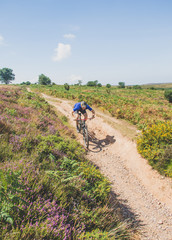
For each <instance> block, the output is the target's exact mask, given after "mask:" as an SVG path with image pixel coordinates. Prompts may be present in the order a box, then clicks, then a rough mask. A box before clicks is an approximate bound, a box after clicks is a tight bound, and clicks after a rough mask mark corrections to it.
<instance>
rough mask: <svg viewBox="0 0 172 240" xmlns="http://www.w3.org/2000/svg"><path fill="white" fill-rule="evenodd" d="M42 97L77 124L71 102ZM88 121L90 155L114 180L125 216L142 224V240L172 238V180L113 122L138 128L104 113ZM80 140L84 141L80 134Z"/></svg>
mask: <svg viewBox="0 0 172 240" xmlns="http://www.w3.org/2000/svg"><path fill="white" fill-rule="evenodd" d="M42 96H43V97H44V98H45V99H46V100H47V102H49V104H51V105H53V106H54V107H55V108H56V109H57V110H58V111H59V112H61V113H62V114H63V115H65V116H66V117H68V118H69V123H70V124H71V125H72V126H73V127H74V126H75V122H74V121H73V120H72V117H71V111H72V106H73V103H72V102H71V101H68V100H62V99H58V98H54V97H50V96H47V95H45V94H42ZM110 123H111V124H110ZM113 123H114V124H113ZM87 124H88V129H89V135H90V146H89V151H88V158H89V159H90V160H91V161H92V162H94V163H95V164H96V165H97V166H98V167H99V168H100V170H101V172H102V173H103V174H104V175H105V176H106V177H107V178H109V180H110V181H111V183H112V191H113V192H114V194H115V197H116V198H117V199H119V200H120V202H121V207H122V211H123V216H125V217H126V218H129V219H132V220H133V221H134V222H135V225H137V226H139V228H140V230H141V239H150V240H172V181H171V179H168V178H164V177H162V176H160V175H159V174H158V173H157V172H156V171H154V170H152V168H151V167H150V166H149V165H148V164H147V161H146V160H145V159H143V158H141V156H140V155H139V154H138V153H137V149H136V144H135V143H134V142H133V141H131V140H130V139H129V138H127V137H124V136H123V135H122V134H121V133H120V131H118V130H116V129H115V128H114V127H113V125H115V124H118V126H120V127H121V128H126V127H127V128H128V129H129V130H130V131H132V132H134V134H135V133H136V130H135V129H134V128H133V129H132V127H128V126H125V122H123V121H122V122H121V121H119V120H116V119H114V118H112V117H110V116H108V115H106V114H104V113H101V112H99V113H98V112H97V115H96V118H95V119H93V120H92V121H88V123H87ZM78 140H79V141H80V142H81V143H83V140H82V136H81V135H80V134H78Z"/></svg>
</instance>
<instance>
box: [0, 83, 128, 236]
mask: <svg viewBox="0 0 172 240" xmlns="http://www.w3.org/2000/svg"><path fill="white" fill-rule="evenodd" d="M0 96H1V97H0V142H1V148H0V178H1V185H0V233H1V234H0V235H1V239H66V240H67V239H89V238H90V239H97V238H98V239H129V235H128V230H127V228H126V227H124V225H123V224H121V223H120V221H119V217H118V215H117V213H116V210H115V208H114V207H112V206H111V203H110V200H109V198H110V183H109V182H108V180H107V179H106V178H105V177H104V176H103V175H102V174H101V173H100V171H99V170H98V169H97V168H96V167H95V166H93V165H92V164H91V163H90V162H88V160H87V159H86V154H85V150H84V149H83V147H82V146H80V145H79V144H78V143H77V142H76V140H75V135H74V133H73V132H72V130H70V129H69V128H68V126H67V125H66V122H65V119H63V118H61V117H59V116H58V115H57V113H55V112H54V110H53V109H52V108H51V107H50V106H49V105H48V103H47V102H46V101H45V100H44V99H42V98H41V97H39V96H38V95H37V94H34V93H30V92H27V91H26V90H24V89H22V88H19V87H11V86H9V87H2V88H0Z"/></svg>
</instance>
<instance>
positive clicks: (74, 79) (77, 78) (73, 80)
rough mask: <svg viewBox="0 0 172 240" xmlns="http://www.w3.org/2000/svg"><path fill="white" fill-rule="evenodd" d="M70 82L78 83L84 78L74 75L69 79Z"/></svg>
mask: <svg viewBox="0 0 172 240" xmlns="http://www.w3.org/2000/svg"><path fill="white" fill-rule="evenodd" d="M69 80H70V81H71V83H78V80H82V76H80V75H75V74H72V75H71V76H70V77H69Z"/></svg>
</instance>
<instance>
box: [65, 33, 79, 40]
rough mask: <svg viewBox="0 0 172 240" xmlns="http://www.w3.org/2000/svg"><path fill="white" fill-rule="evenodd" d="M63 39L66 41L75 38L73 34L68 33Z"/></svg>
mask: <svg viewBox="0 0 172 240" xmlns="http://www.w3.org/2000/svg"><path fill="white" fill-rule="evenodd" d="M63 37H64V38H68V39H74V38H75V37H76V36H75V35H74V34H71V33H69V34H65V35H64V36H63Z"/></svg>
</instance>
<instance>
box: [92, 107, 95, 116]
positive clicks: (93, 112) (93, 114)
mask: <svg viewBox="0 0 172 240" xmlns="http://www.w3.org/2000/svg"><path fill="white" fill-rule="evenodd" d="M91 112H92V118H94V117H95V111H94V110H93V109H92V110H91Z"/></svg>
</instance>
